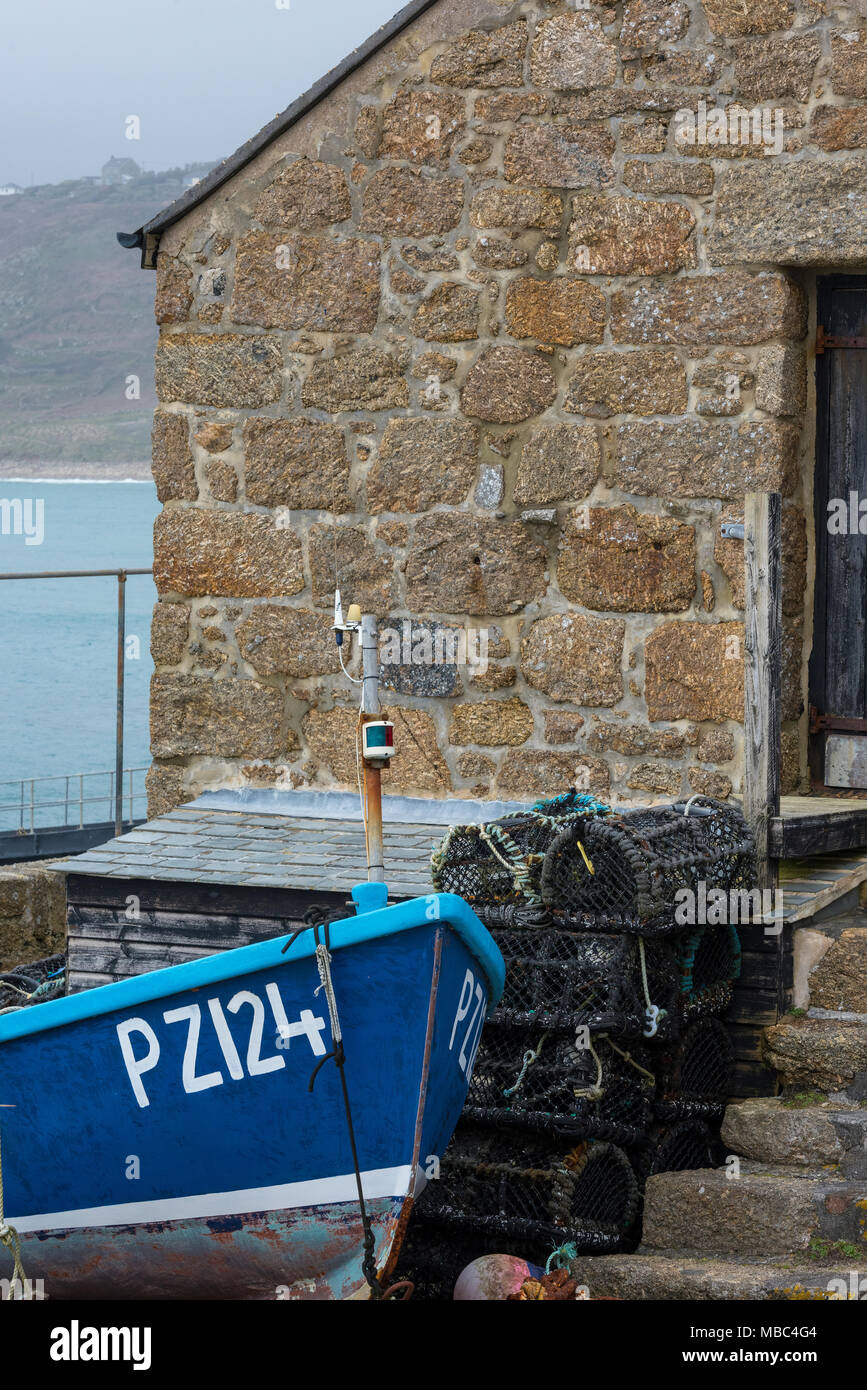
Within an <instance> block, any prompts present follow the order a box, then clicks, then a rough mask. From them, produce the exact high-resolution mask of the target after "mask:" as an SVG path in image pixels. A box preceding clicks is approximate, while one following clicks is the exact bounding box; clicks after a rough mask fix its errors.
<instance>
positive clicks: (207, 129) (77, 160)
mask: <svg viewBox="0 0 867 1390" xmlns="http://www.w3.org/2000/svg"><path fill="white" fill-rule="evenodd" d="M287 3H288V8H278V5H286V4H287ZM404 3H405V0H147V3H146V4H140V3H131V0H126V3H124V0H3V18H2V53H3V76H2V81H0V183H4V182H6V181H12V182H14V183H19V184H22V185H25V186H26V185H28V184H31V183H57V182H59V181H60V180H62V179H70V178H78V177H80V176H82V175H85V174H98V173H99V170H100V168H101V166H102V165H103V164H104V163H105V161H106V159H108V157H109V156H110V155H112V154H114V155H118V156H127V155H129V156H131V157H132V158H133V159H135V160H136V162H137V163H138V164H140V165H143V166H144V167H145V168H146V169H168V168H173V167H175V166H177V165H183V164H189V163H192V162H193V161H196V160H209V161H216V160H217V159H221V158H222V157H223V156H224V155H227V154H231V152H232V151H233V150H234V149H236V148H237V147H238V145H241V144H243V142H244V141H245V140H247V139H248V138H249V136H251V135H253V134H254V133H255V132H256V131H257V130H259V129H260V127H261V126H263V125H264V124H265V123H266V121H269V120H270V119H271V117H272V116H274V115H276V114H277V112H278V111H282V110H283V109H284V108H285V107H286V106H288V105H289V104H290V102H291V101H292V100H293V99H294V98H295V97H296V96H298V95H300V93H301V92H304V91H306V90H307V88H308V87H311V86H312V85H313V83H314V82H315V81H316V80H317V79H318V78H319V77H321V76H322V75H323V74H324V73H325V72H327V71H328V69H329V68H332V67H334V66H335V64H336V63H338V62H339V61H340V60H341V58H343V57H345V55H346V54H347V53H349V52H350V51H351V50H352V49H353V48H355V47H357V45H358V44H359V43H362V42H363V41H364V39H366V38H367V37H368V36H369V35H370V34H372V33H373V32H374V30H376V29H378V28H379V26H380V25H381V24H383V23H385V21H386V20H388V19H390V18H391V16H392V15H393V14H396V13H397V11H398V10H399V9H401V8H402V7H403V4H404ZM131 115H134V116H138V117H140V121H141V139H140V140H128V139H127V138H126V136H125V133H124V131H125V122H126V118H127V117H128V116H131Z"/></svg>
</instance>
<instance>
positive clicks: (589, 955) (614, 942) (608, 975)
mask: <svg viewBox="0 0 867 1390" xmlns="http://www.w3.org/2000/svg"><path fill="white" fill-rule="evenodd" d="M493 936H494V939H495V941H496V943H497V945H498V946H499V948H500V951H501V952H502V954H503V959H504V961H505V963H506V988H505V993H504V994H503V998H502V1000H501V1001H500V1005H499V1007H498V1009H497V1019H498V1020H500V1021H505V1022H510V1023H515V1024H537V1025H539V1026H541V1027H546V1028H566V1029H570V1030H571V1031H572V1032H573V1033H574V1032H575V1030H576V1029H577V1028H579V1027H582V1026H586V1027H587V1028H589V1029H590V1030H591V1031H592V1032H594V1033H596V1032H611V1033H615V1034H617V1035H619V1036H623V1037H641V1036H642V1034H643V1033H644V1031H645V1029H646V1028H649V1027H650V1024H649V1021H648V1015H647V1001H646V999H645V994H644V984H643V977H642V958H643V963H644V969H645V971H646V977H647V985H648V992H649V996H650V1002H651V1003H652V1004H653V1005H655V1006H656V1008H657V1009H658V1010H659V1014H660V1016H659V1021H658V1023H657V1029H656V1033H655V1034H654V1036H658V1037H660V1038H665V1037H670V1036H672V1034H673V1032H674V1031H675V1029H676V1023H677V1017H678V962H677V959H676V957H675V955H674V953H673V951H672V950H671V949H670V948H669V946H668V945H667V944H666V943H663V942H656V941H653V942H647V943H641V942H640V941H639V939H638V938H637V937H635V936H633V935H627V934H624V933H621V934H620V935H617V936H604V935H602V934H601V933H589V932H565V931H556V930H544V929H541V928H540V929H539V930H536V931H526V930H507V931H504V930H496V929H495V930H494V931H493Z"/></svg>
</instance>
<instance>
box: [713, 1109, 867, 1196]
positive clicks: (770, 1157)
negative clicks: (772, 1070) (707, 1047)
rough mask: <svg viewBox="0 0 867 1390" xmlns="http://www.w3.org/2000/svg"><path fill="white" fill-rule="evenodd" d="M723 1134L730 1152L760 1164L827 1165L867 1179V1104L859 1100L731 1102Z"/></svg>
mask: <svg viewBox="0 0 867 1390" xmlns="http://www.w3.org/2000/svg"><path fill="white" fill-rule="evenodd" d="M722 1138H723V1142H724V1143H725V1145H726V1147H727V1149H728V1152H729V1153H732V1154H738V1155H740V1157H741V1158H747V1159H755V1160H757V1161H758V1162H759V1163H773V1164H800V1165H808V1166H813V1165H817V1164H828V1165H834V1166H836V1167H837V1168H838V1170H839V1173H840V1174H841V1175H842V1176H843V1177H846V1178H867V1109H864V1108H862V1107H860V1106H857V1105H851V1106H848V1107H846V1108H845V1109H843V1108H841V1107H840V1105H839V1104H838V1103H837V1102H829V1101H827V1100H825V1101H819V1102H818V1103H816V1104H808V1105H800V1104H798V1103H797V1102H793V1101H792V1100H789V1099H786V1098H785V1097H783V1096H773V1097H771V1096H763V1097H761V1098H758V1099H754V1100H744V1101H741V1102H740V1103H739V1104H737V1105H730V1106H729V1107H728V1109H727V1111H726V1114H725V1119H724V1120H723V1126H722Z"/></svg>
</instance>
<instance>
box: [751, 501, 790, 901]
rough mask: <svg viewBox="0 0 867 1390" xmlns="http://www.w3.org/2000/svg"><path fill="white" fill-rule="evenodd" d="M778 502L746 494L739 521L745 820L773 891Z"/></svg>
mask: <svg viewBox="0 0 867 1390" xmlns="http://www.w3.org/2000/svg"><path fill="white" fill-rule="evenodd" d="M782 510H783V509H782V498H781V496H780V494H779V493H778V492H770V493H768V492H748V493H747V495H746V510H745V519H744V562H745V565H746V632H745V641H744V648H745V650H744V815H745V816H746V819H747V823H748V824H749V826H750V828H751V829H752V831H753V834H754V835H755V839H756V861H757V865H758V884H757V886H758V887H759V888H761V889H774V888H776V887H777V875H778V864H777V861H776V859H774V858H773V857H772V855H771V846H770V822H771V819H772V818H773V817H775V816H779V814H780V704H781V688H782V668H783V593H782V579H781V525H782Z"/></svg>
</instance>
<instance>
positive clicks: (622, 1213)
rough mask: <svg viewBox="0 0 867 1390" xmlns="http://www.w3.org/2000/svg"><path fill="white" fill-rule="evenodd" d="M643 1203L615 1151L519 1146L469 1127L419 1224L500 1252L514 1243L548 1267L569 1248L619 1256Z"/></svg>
mask: <svg viewBox="0 0 867 1390" xmlns="http://www.w3.org/2000/svg"><path fill="white" fill-rule="evenodd" d="M638 1199H639V1193H638V1183H637V1181H636V1177H635V1173H634V1172H633V1170H632V1166H631V1164H630V1162H629V1160H628V1158H627V1157H626V1155H625V1154H624V1153H623V1151H622V1150H621V1149H619V1148H617V1147H615V1146H614V1145H613V1144H595V1143H594V1144H579V1145H578V1146H577V1147H575V1148H574V1149H572V1150H571V1151H570V1150H567V1149H564V1147H563V1146H562V1145H557V1144H556V1143H552V1142H551V1140H550V1139H548V1138H546V1137H543V1136H538V1135H534V1136H532V1137H527V1138H526V1139H525V1141H524V1142H522V1143H521V1144H520V1145H516V1144H515V1143H514V1142H509V1140H508V1139H507V1138H506V1136H504V1135H502V1134H498V1133H496V1132H492V1131H485V1130H482V1131H479V1130H476V1129H475V1127H471V1128H469V1129H466V1130H459V1131H458V1134H457V1135H456V1137H455V1139H454V1140H453V1142H452V1144H451V1145H450V1147H449V1150H448V1152H447V1153H446V1155H445V1157H444V1159H443V1162H442V1168H441V1172H440V1177H439V1179H438V1180H437V1181H435V1182H431V1183H429V1184H428V1186H427V1188H426V1189H425V1192H424V1195H423V1197H422V1199H421V1200H420V1201H419V1203H418V1206H417V1216H418V1218H419V1220H421V1221H423V1222H424V1223H425V1224H426V1225H427V1224H428V1223H429V1222H430V1223H433V1224H434V1225H436V1226H438V1227H440V1228H443V1227H445V1228H449V1229H451V1230H453V1231H455V1232H460V1233H461V1234H463V1233H469V1232H472V1233H474V1234H477V1235H479V1236H482V1237H484V1238H485V1239H486V1240H487V1241H488V1242H490V1243H492V1244H493V1248H496V1249H503V1245H504V1242H505V1241H509V1242H516V1243H518V1244H516V1245H515V1246H513V1248H515V1249H517V1248H520V1250H521V1252H522V1253H523V1254H524V1255H525V1258H529V1259H531V1260H534V1261H536V1262H538V1263H542V1264H544V1262H545V1261H546V1259H547V1257H548V1256H549V1255H550V1254H551V1252H552V1251H553V1250H555V1249H557V1248H558V1247H559V1246H561V1245H564V1244H566V1243H574V1244H575V1246H576V1247H577V1249H578V1250H579V1251H580V1252H582V1253H584V1254H592V1253H601V1252H604V1251H606V1250H613V1249H616V1248H617V1247H618V1246H619V1245H620V1244H621V1243H622V1242H623V1241H624V1239H625V1238H626V1236H627V1235H628V1233H629V1230H630V1228H631V1226H632V1224H633V1222H634V1221H635V1217H636V1214H637V1211H638ZM506 1253H508V1252H506Z"/></svg>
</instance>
